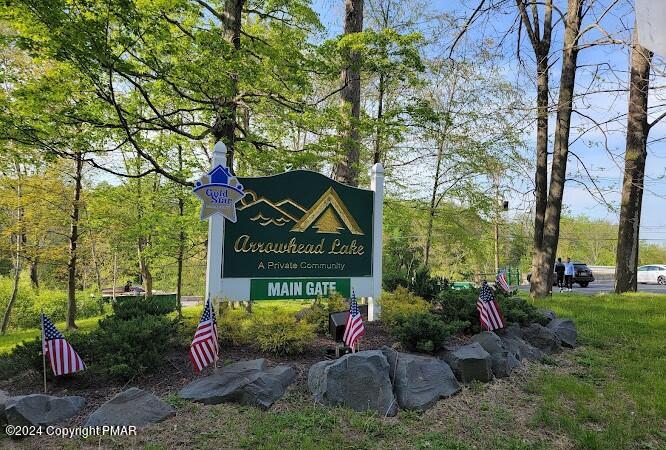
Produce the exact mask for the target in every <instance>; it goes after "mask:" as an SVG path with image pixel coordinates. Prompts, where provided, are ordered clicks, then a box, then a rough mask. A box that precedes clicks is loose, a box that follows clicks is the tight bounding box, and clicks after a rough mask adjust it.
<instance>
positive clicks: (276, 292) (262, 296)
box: [250, 278, 351, 300]
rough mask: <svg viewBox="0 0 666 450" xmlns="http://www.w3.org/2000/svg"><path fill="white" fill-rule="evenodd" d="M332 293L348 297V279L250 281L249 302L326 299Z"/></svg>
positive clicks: (349, 290) (263, 279)
mask: <svg viewBox="0 0 666 450" xmlns="http://www.w3.org/2000/svg"><path fill="white" fill-rule="evenodd" d="M333 292H337V293H339V294H341V295H342V296H343V297H349V296H350V295H351V282H350V280H349V278H278V279H266V278H262V279H254V280H251V281H250V300H283V299H304V298H318V297H328V296H329V295H331V294H332V293H333Z"/></svg>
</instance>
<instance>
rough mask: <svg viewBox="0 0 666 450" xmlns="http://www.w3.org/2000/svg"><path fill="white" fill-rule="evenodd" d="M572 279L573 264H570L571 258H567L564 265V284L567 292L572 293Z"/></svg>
mask: <svg viewBox="0 0 666 450" xmlns="http://www.w3.org/2000/svg"><path fill="white" fill-rule="evenodd" d="M573 277H574V264H573V263H572V262H571V258H567V262H566V263H565V264H564V284H565V285H566V287H567V291H569V292H571V291H573Z"/></svg>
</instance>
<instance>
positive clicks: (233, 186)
mask: <svg viewBox="0 0 666 450" xmlns="http://www.w3.org/2000/svg"><path fill="white" fill-rule="evenodd" d="M193 192H194V195H196V196H197V197H199V199H200V200H201V220H205V219H207V218H208V217H210V216H212V215H213V214H222V216H224V217H226V218H227V219H228V220H230V221H232V222H236V203H237V202H238V201H240V199H242V198H243V196H244V195H245V192H243V186H242V185H241V184H240V183H239V182H238V179H237V178H236V177H234V176H233V175H231V172H230V171H229V169H227V168H226V167H222V166H217V167H215V168H213V170H211V171H210V172H208V174H206V175H204V176H202V177H201V178H200V179H199V180H198V181H197V182H196V183H194V189H193Z"/></svg>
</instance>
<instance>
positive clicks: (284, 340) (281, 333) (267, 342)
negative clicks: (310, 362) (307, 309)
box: [248, 308, 317, 355]
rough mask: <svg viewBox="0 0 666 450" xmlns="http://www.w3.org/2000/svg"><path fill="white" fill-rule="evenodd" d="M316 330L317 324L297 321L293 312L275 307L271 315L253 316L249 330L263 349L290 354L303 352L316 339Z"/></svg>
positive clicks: (254, 340) (253, 338)
mask: <svg viewBox="0 0 666 450" xmlns="http://www.w3.org/2000/svg"><path fill="white" fill-rule="evenodd" d="M315 330H316V325H315V324H311V323H308V322H306V321H303V320H301V321H298V322H297V321H296V319H295V318H294V317H293V316H292V315H291V314H289V313H285V312H281V311H280V310H278V309H277V308H275V310H274V311H273V314H271V315H267V316H263V317H260V318H258V317H257V318H253V321H252V323H251V324H250V327H249V330H248V331H249V336H250V337H251V339H252V342H253V344H254V345H256V346H257V348H259V349H260V350H261V351H265V352H271V353H276V354H285V355H289V354H296V353H302V352H303V351H304V350H305V348H306V346H307V345H308V344H310V343H312V342H313V341H314V340H315V339H316V337H317V336H316V334H315Z"/></svg>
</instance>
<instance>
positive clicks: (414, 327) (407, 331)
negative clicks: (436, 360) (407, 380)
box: [395, 312, 469, 353]
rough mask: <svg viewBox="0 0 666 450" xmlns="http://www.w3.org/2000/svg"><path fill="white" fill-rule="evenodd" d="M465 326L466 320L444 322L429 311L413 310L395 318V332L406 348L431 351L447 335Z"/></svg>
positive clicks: (433, 350) (437, 346) (438, 347)
mask: <svg viewBox="0 0 666 450" xmlns="http://www.w3.org/2000/svg"><path fill="white" fill-rule="evenodd" d="M467 326H469V323H468V322H459V321H455V322H450V323H444V322H442V321H441V320H440V319H439V318H438V317H436V316H435V315H433V314H431V313H429V312H414V313H410V314H406V315H400V316H398V317H397V318H396V326H395V334H396V335H397V337H398V339H400V343H401V344H402V346H403V347H404V348H405V349H406V350H409V351H420V352H428V353H433V352H436V351H438V350H439V349H440V348H442V346H443V344H444V341H445V339H446V338H447V337H449V336H450V335H451V334H453V333H457V332H459V331H460V330H462V329H463V328H465V327H467Z"/></svg>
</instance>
